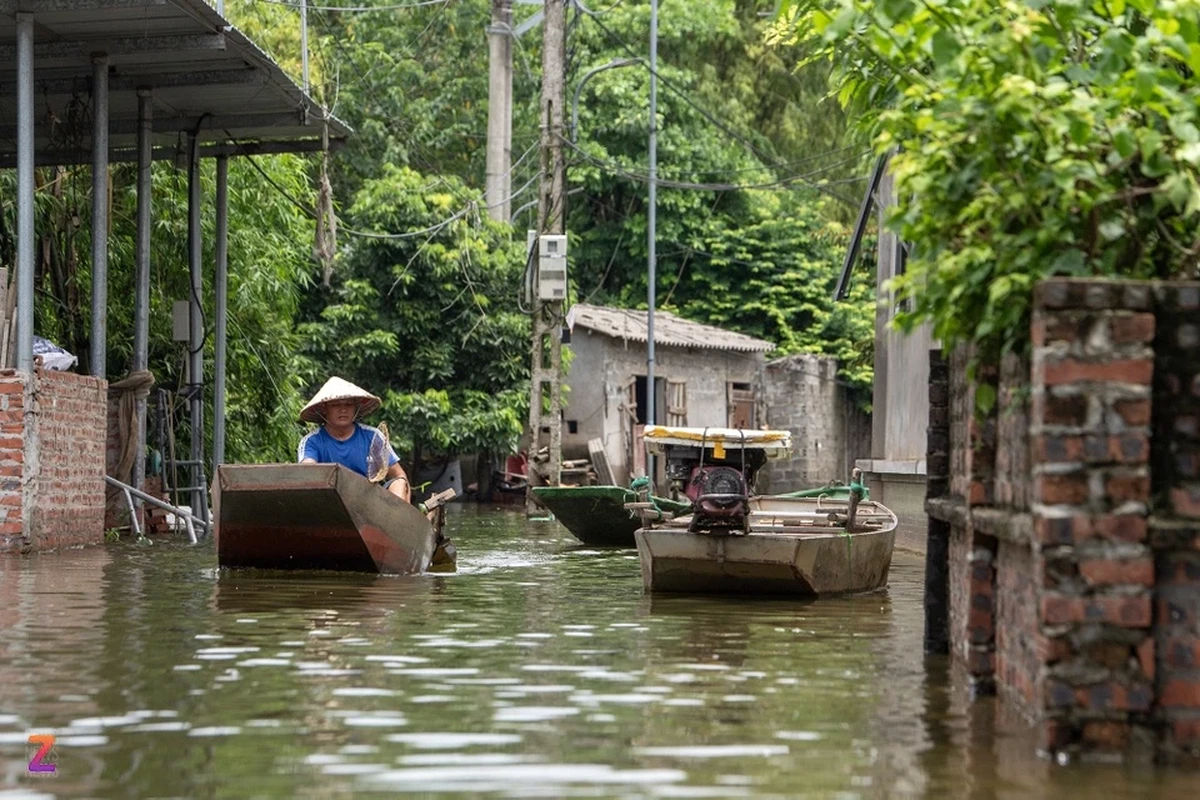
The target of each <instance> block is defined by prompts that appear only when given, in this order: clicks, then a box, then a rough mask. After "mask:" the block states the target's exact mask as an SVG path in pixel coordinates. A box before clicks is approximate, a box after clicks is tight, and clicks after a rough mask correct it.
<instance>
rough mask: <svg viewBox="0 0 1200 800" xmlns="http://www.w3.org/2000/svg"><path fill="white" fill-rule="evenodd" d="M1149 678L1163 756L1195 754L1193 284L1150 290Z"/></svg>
mask: <svg viewBox="0 0 1200 800" xmlns="http://www.w3.org/2000/svg"><path fill="white" fill-rule="evenodd" d="M1157 301H1158V302H1157V308H1156V312H1157V319H1158V322H1159V324H1158V327H1157V331H1156V335H1155V338H1154V350H1155V361H1154V403H1153V409H1152V412H1151V415H1150V416H1151V423H1150V424H1151V428H1152V430H1153V438H1152V440H1151V446H1150V462H1151V470H1152V473H1151V490H1152V493H1153V502H1154V510H1155V512H1156V516H1155V517H1154V518H1153V520H1152V525H1151V527H1152V536H1151V542H1152V546H1153V548H1154V558H1155V572H1156V576H1155V577H1156V586H1155V593H1156V603H1155V608H1154V625H1155V640H1154V647H1155V656H1156V658H1157V672H1156V674H1154V675H1153V678H1154V680H1155V689H1156V694H1157V697H1158V706H1159V713H1160V714H1161V716H1162V720H1163V723H1164V727H1165V730H1164V750H1165V751H1166V754H1167V755H1168V757H1171V758H1180V757H1186V756H1188V755H1190V756H1191V757H1193V758H1197V759H1200V356H1198V355H1197V354H1198V353H1200V285H1198V284H1185V285H1180V284H1176V285H1167V286H1163V287H1159V290H1158V292H1157Z"/></svg>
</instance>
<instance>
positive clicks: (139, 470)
mask: <svg viewBox="0 0 1200 800" xmlns="http://www.w3.org/2000/svg"><path fill="white" fill-rule="evenodd" d="M137 94H138V138H137V150H138V168H137V238H136V242H137V245H136V248H135V255H134V260H135V262H136V264H137V277H136V279H135V284H134V301H133V369H134V371H135V372H138V371H142V370H145V369H148V368H149V366H150V193H151V189H150V166H151V164H152V163H153V162H152V160H151V159H152V158H153V152H152V149H151V147H152V145H153V144H154V143H153V141H152V139H151V137H152V134H153V125H154V119H153V114H154V98H153V96H152V94H151V92H150V90H149V89H138V93H137ZM136 452H137V458H136V459H135V460H134V462H133V485H134V488H136V489H145V487H146V398H144V397H139V398H138V400H137V451H136ZM140 505H141V501H138V506H139V508H140Z"/></svg>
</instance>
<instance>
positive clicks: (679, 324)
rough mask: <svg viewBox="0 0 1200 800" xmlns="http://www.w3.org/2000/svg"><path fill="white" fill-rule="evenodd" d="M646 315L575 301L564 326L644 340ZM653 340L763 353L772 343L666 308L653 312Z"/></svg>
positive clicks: (679, 345) (670, 343)
mask: <svg viewBox="0 0 1200 800" xmlns="http://www.w3.org/2000/svg"><path fill="white" fill-rule="evenodd" d="M646 317H647V314H646V312H645V311H634V310H632V309H628V308H609V307H607V306H590V305H586V304H584V303H576V304H575V305H574V306H572V307H571V311H570V313H568V314H567V326H568V327H569V328H571V329H572V330H574V329H575V326H579V327H582V328H587V329H588V330H592V331H596V332H597V333H603V334H604V335H605V336H611V337H613V338H614V339H630V340H632V341H635V342H648V341H649V336H648V335H647V330H648V326H647V320H646ZM654 344H655V345H668V346H672V347H698V348H702V349H706V350H735V351H738V352H743V353H757V352H762V353H765V352H767V351H768V350H774V349H775V345H773V344H771V343H770V342H766V341H763V340H762V339H755V338H754V337H753V336H746V335H745V334H741V333H734V332H733V331H727V330H725V329H724V328H717V327H714V326H712V325H704V324H701V323H699V322H692V321H691V320H687V319H683V318H682V317H677V316H675V315H674V314H670V313H668V312H666V311H655V312H654Z"/></svg>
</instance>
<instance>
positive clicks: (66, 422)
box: [0, 370, 107, 552]
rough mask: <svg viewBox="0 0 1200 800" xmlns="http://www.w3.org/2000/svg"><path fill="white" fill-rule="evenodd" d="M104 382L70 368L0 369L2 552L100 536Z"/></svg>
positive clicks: (77, 542) (89, 540) (66, 544)
mask: <svg viewBox="0 0 1200 800" xmlns="http://www.w3.org/2000/svg"><path fill="white" fill-rule="evenodd" d="M27 377H28V378H29V379H28V381H27ZM106 387H107V384H106V383H105V381H103V380H101V379H100V378H93V377H90V376H86V375H76V374H74V373H69V372H51V371H41V370H38V371H36V372H35V373H34V374H33V375H32V376H25V375H23V374H21V373H19V372H17V371H15V370H4V371H3V372H0V434H2V436H0V504H2V505H0V515H2V516H0V519H2V522H0V552H6V551H7V552H20V551H23V550H25V551H41V550H52V549H55V548H59V547H71V546H75V545H81V544H96V543H99V542H102V541H103V540H104V453H105V439H106V436H107V425H106V416H107V398H106ZM27 410H28V411H31V412H33V413H30V414H26V413H25V412H26V411H27ZM35 441H36V443H37V447H36V452H37V458H36V459H33V458H30V454H31V452H33V451H32V450H31V448H30V447H29V445H30V444H31V443H32V442H35Z"/></svg>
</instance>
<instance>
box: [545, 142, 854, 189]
mask: <svg viewBox="0 0 1200 800" xmlns="http://www.w3.org/2000/svg"><path fill="white" fill-rule="evenodd" d="M562 141H563V142H564V143H565V144H566V145H567V147H569V148H571V149H572V150H574V151H575V152H577V153H578V154H579V155H580V156H581V157H583V159H584V160H585V161H588V162H589V163H591V164H594V165H595V166H598V167H602V168H604V169H606V170H608V171H610V172H612V173H614V174H617V175H621V176H623V177H626V178H629V179H631V180H636V181H639V182H641V183H649V182H650V180H651V178H650V174H649V173H642V172H635V171H633V170H631V169H628V168H626V167H623V166H621V165H620V164H618V163H616V162H614V161H608V160H605V159H602V158H597V157H596V156H593V155H592V154H591V153H588V152H587V151H586V150H584V149H583V148H581V147H579V146H578V145H576V144H574V143H573V142H571V141H569V140H568V139H566V138H563V139H562ZM858 160H859V156H855V157H854V158H849V159H845V160H843V161H839V162H837V163H835V164H830V165H828V166H825V167H821V168H820V169H816V170H813V171H811V172H806V173H803V174H800V175H788V176H785V177H783V178H779V179H778V180H774V181H765V182H763V183H699V182H693V181H680V180H674V179H671V178H661V177H657V176H656V177H655V178H654V182H655V183H656V184H657V185H659V186H663V187H666V188H668V189H695V190H698V191H709V192H736V191H743V190H751V189H773V188H777V187H780V186H787V185H788V184H791V183H804V184H805V185H806V186H810V187H812V188H814V189H821V188H823V187H825V186H827V185H829V184H826V183H814V182H812V179H813V178H814V177H816V176H818V175H821V174H822V173H825V172H828V171H830V170H832V169H837V168H838V167H842V166H845V165H847V164H852V163H854V162H855V161H858ZM848 180H849V181H850V182H858V181H862V180H865V178H862V177H855V178H851V179H848Z"/></svg>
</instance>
